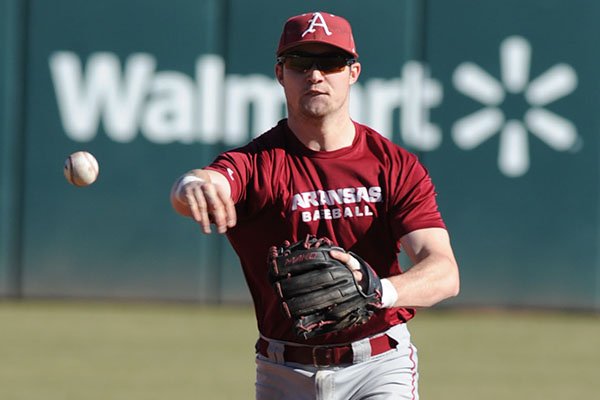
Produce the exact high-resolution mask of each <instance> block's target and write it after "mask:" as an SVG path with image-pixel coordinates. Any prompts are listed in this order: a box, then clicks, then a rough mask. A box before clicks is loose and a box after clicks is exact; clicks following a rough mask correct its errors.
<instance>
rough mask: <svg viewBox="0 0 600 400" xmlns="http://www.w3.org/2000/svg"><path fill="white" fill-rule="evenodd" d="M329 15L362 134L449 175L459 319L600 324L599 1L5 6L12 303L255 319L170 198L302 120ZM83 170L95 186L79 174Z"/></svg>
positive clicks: (229, 255)
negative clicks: (309, 65)
mask: <svg viewBox="0 0 600 400" xmlns="http://www.w3.org/2000/svg"><path fill="white" fill-rule="evenodd" d="M314 10H324V11H329V12H332V13H336V14H341V15H343V16H345V17H346V18H348V19H349V20H350V21H351V23H352V25H353V28H354V32H355V38H356V42H357V48H358V52H359V54H360V60H361V63H362V67H363V72H362V74H361V77H360V80H359V83H358V84H357V85H355V87H353V92H352V102H351V103H352V104H351V108H352V116H353V118H354V119H356V120H357V121H359V122H362V123H366V124H368V125H371V126H373V127H374V128H376V129H377V130H379V131H380V132H381V133H383V134H385V135H387V136H388V137H389V138H390V139H392V140H394V141H395V142H397V143H400V144H402V145H403V146H405V147H407V148H408V149H410V150H411V151H414V152H416V153H417V154H418V155H419V156H420V157H421V159H422V161H423V162H424V164H425V165H426V166H427V168H428V169H429V171H430V173H431V175H432V176H433V179H434V181H435V183H436V186H437V188H438V192H439V197H438V198H439V203H440V207H441V209H442V211H443V213H444V216H445V220H446V222H447V225H448V226H449V229H450V232H451V234H452V239H453V244H454V247H455V250H456V254H457V258H458V260H459V263H460V266H461V271H462V293H461V295H460V297H458V298H457V299H454V300H452V301H450V302H448V303H447V304H450V305H455V306H463V305H469V306H473V305H484V306H495V305H500V306H548V307H567V308H584V309H596V310H597V309H599V308H600V257H599V255H600V254H599V250H598V245H597V244H598V231H599V228H600V215H599V214H600V213H599V206H598V204H600V202H599V195H598V191H599V176H598V173H599V162H598V159H599V157H598V152H599V150H600V145H599V143H598V136H599V135H598V134H599V133H600V124H599V123H600V117H599V115H600V113H598V112H597V110H596V109H597V108H598V104H600V101H599V100H600V98H599V97H600V79H598V71H600V53H598V51H597V49H596V44H597V43H596V42H597V39H598V38H600V26H599V25H598V24H597V23H596V21H597V19H598V18H600V3H597V2H592V1H586V0H572V1H570V2H566V1H559V0H530V1H527V2H522V1H517V0H505V1H502V2H500V1H492V0H483V1H475V0H422V1H419V0H402V1H398V0H393V1H392V0H389V1H376V2H370V3H365V2H359V1H347V0H344V1H342V0H338V1H327V2H323V1H303V2H272V1H266V0H258V1H252V2H248V1H242V0H229V1H219V0H204V1H191V0H172V1H168V2H167V1H159V0H146V1H141V0H138V1H136V0H119V1H117V0H104V1H102V2H92V1H77V0H55V1H52V2H48V1H42V0H21V1H19V0H0V27H1V29H0V134H1V136H0V145H1V146H2V147H1V148H0V156H1V157H2V159H1V162H0V179H1V180H0V295H1V296H5V297H48V296H51V297H54V296H58V297H108V298H134V299H161V300H190V301H200V302H246V301H249V295H248V291H247V288H246V285H245V283H244V280H243V276H242V273H241V271H240V268H239V265H238V262H237V259H236V256H235V254H234V253H233V252H232V251H231V249H230V248H229V246H228V244H227V242H226V240H224V238H223V237H219V236H217V235H212V236H206V235H203V234H201V233H200V230H199V228H198V227H197V226H195V224H194V223H192V222H191V221H189V220H186V219H184V218H180V217H178V216H177V215H176V214H175V212H174V211H173V210H172V209H171V207H170V204H169V198H168V193H169V189H170V186H171V184H172V182H173V181H174V179H175V178H176V177H177V176H178V175H180V174H181V173H182V172H184V171H186V170H188V169H191V168H196V167H201V166H203V165H205V164H206V163H208V162H210V161H211V160H212V159H213V158H214V157H215V156H216V155H217V154H218V152H220V151H222V150H225V149H228V148H231V147H234V146H237V145H240V144H243V143H245V142H246V141H248V140H249V139H251V138H252V137H254V136H255V135H257V134H259V133H260V132H262V131H264V130H266V129H268V128H270V127H271V126H273V125H274V124H275V123H276V122H277V120H279V119H280V118H282V117H283V116H284V115H285V111H284V97H283V92H282V90H281V88H280V87H279V85H278V83H277V82H276V81H275V79H274V78H273V65H274V51H275V48H276V45H277V41H278V38H279V33H280V29H281V26H282V25H283V22H284V21H285V19H286V18H287V17H288V16H291V15H295V14H298V13H301V12H306V11H314ZM76 150H87V151H90V152H92V153H93V154H95V155H96V157H97V159H98V161H99V163H100V177H99V179H98V181H97V182H96V183H95V184H94V185H92V186H90V187H86V188H75V187H73V186H70V185H68V184H67V183H66V181H65V179H64V177H63V175H62V165H63V160H64V159H65V157H66V156H67V155H68V154H70V153H72V152H74V151H76ZM257 234H259V233H257Z"/></svg>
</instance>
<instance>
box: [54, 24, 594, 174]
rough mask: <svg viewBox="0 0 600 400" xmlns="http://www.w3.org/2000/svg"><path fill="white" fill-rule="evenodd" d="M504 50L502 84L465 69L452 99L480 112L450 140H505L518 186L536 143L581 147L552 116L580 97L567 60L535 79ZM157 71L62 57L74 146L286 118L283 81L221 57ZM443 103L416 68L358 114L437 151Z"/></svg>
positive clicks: (254, 126) (134, 59) (61, 82)
mask: <svg viewBox="0 0 600 400" xmlns="http://www.w3.org/2000/svg"><path fill="white" fill-rule="evenodd" d="M499 50H500V59H499V63H500V71H501V76H500V77H495V76H493V75H492V74H490V73H489V72H486V71H485V70H484V69H483V68H482V67H480V66H479V65H478V64H477V60H469V61H466V62H463V63H461V64H459V65H457V66H456V69H455V71H454V74H453V77H452V86H453V87H452V90H456V91H458V92H460V93H461V94H463V95H464V96H466V97H468V98H470V99H472V100H475V101H477V102H478V103H480V104H481V109H480V110H478V111H476V112H474V113H471V114H469V115H465V116H458V118H457V119H456V121H455V123H454V124H453V126H452V129H451V135H450V138H451V140H452V141H453V143H454V144H455V145H456V146H457V147H458V148H460V149H462V150H465V151H472V150H473V151H474V150H476V149H477V147H478V146H480V145H481V144H482V143H483V142H485V141H486V140H488V139H489V138H491V137H492V136H494V135H499V137H500V139H499V149H498V160H497V165H498V168H499V170H500V171H501V172H502V173H503V174H504V175H505V176H507V177H519V176H522V175H524V174H525V173H526V172H527V171H528V170H529V167H530V157H529V156H530V154H529V146H528V135H529V134H532V135H535V136H536V137H538V138H539V139H541V140H542V141H543V142H544V143H546V144H547V145H548V147H549V148H550V149H551V150H553V151H560V152H564V151H576V150H578V149H580V148H581V147H582V145H583V143H582V141H581V140H580V138H579V136H578V134H577V128H576V125H575V124H574V123H573V122H572V121H570V120H569V119H568V117H567V116H561V115H558V114H555V113H553V112H551V111H549V110H547V109H545V108H544V107H545V106H546V105H548V104H550V103H552V102H554V101H556V100H558V99H560V98H562V97H565V96H568V95H570V94H571V93H572V92H573V91H575V90H576V88H577V84H578V80H577V73H576V71H575V70H574V69H573V67H571V66H570V65H569V64H566V63H564V62H561V61H560V60H558V61H557V62H556V64H553V65H548V68H547V70H546V71H545V72H544V73H543V74H541V75H540V76H535V77H530V73H529V72H530V64H531V57H532V48H531V44H530V43H529V42H528V41H527V39H526V38H524V37H521V36H511V37H507V38H506V39H505V40H504V41H503V42H502V43H501V45H500V49H499ZM156 65H157V60H156V58H155V57H154V56H153V55H151V54H147V53H138V54H133V55H131V56H130V57H128V58H127V59H126V60H124V62H121V60H119V58H118V57H117V56H116V55H114V54H112V53H94V54H92V55H91V56H90V57H89V58H88V59H87V62H86V65H85V66H83V63H82V60H81V59H80V57H79V56H78V55H77V54H75V53H73V52H67V51H59V52H55V53H53V54H52V55H51V57H50V60H49V66H50V72H51V77H52V82H53V85H54V89H55V93H56V99H57V103H58V108H59V111H60V117H61V121H62V125H63V128H64V130H65V132H66V134H67V136H68V137H69V138H70V139H72V140H74V141H77V142H87V141H90V140H92V139H94V137H95V136H96V135H97V133H98V130H99V126H100V123H102V126H103V127H104V131H105V132H106V134H107V135H108V137H109V138H110V139H112V140H114V141H115V142H119V143H126V142H130V141H132V140H133V139H134V138H135V137H136V136H137V135H138V134H141V135H143V136H144V137H145V138H146V139H147V140H149V141H150V142H153V143H159V144H166V143H173V142H180V143H188V144H191V143H206V144H211V143H216V142H223V143H225V144H227V145H239V144H242V143H244V142H246V141H247V140H248V139H249V138H250V136H256V135H258V134H260V133H262V132H264V131H265V130H267V129H269V128H270V127H272V126H273V125H274V124H275V123H276V122H277V121H278V120H279V119H281V118H282V117H284V116H285V98H284V95H283V91H282V89H281V87H280V85H279V84H278V82H277V81H276V80H275V79H273V78H272V77H267V76H265V75H260V74H252V75H245V76H242V75H226V73H225V61H224V60H223V58H221V57H220V56H217V55H203V56H200V57H199V58H198V59H197V60H196V64H195V75H194V76H193V77H190V76H188V75H186V74H184V73H181V72H177V71H157V70H156ZM507 94H511V95H519V96H522V97H523V98H524V99H525V101H526V103H527V104H528V106H529V109H528V111H527V112H526V113H525V115H524V118H523V119H522V120H518V119H507V118H506V116H505V114H504V112H503V102H504V100H505V98H506V95H507ZM443 97H444V89H443V87H442V84H441V83H440V81H438V80H436V79H434V78H432V77H431V76H430V72H429V69H428V67H427V66H426V65H424V64H423V63H420V62H416V61H409V62H407V63H405V64H404V66H403V68H402V71H400V75H399V77H397V78H393V79H382V78H373V79H369V80H366V81H365V82H364V83H357V84H356V85H355V86H354V87H353V90H352V98H351V114H352V116H353V118H355V119H356V120H357V121H361V122H363V123H366V124H367V125H370V126H372V127H373V128H375V129H376V130H378V131H379V132H381V133H382V134H388V135H389V134H390V133H391V132H392V130H393V126H394V122H395V121H394V116H395V115H396V113H395V111H396V110H400V113H399V114H398V115H399V121H397V123H398V126H399V127H400V134H401V139H402V141H403V143H404V144H406V145H408V146H410V147H411V148H413V149H416V150H418V151H434V150H436V149H438V148H439V147H440V145H441V143H442V140H443V139H444V137H445V135H443V133H442V130H441V128H440V127H439V126H437V125H436V124H434V123H432V122H431V121H430V118H429V112H430V110H431V109H432V108H435V107H443ZM250 112H251V113H252V114H250ZM250 124H251V126H250Z"/></svg>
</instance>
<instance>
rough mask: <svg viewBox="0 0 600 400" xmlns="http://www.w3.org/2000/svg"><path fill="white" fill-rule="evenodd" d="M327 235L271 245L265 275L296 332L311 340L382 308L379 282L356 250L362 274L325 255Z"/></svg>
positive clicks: (328, 244)
mask: <svg viewBox="0 0 600 400" xmlns="http://www.w3.org/2000/svg"><path fill="white" fill-rule="evenodd" d="M331 250H339V251H342V252H345V250H344V249H342V248H341V247H336V246H333V244H332V242H331V240H329V239H327V238H321V239H317V238H316V237H315V236H311V235H309V236H307V237H306V239H305V240H303V241H299V242H297V243H294V244H290V243H289V242H288V241H286V242H285V243H284V245H283V246H282V247H277V246H272V247H271V248H270V249H269V256H268V263H269V279H270V281H271V284H272V285H273V288H274V289H275V292H276V293H277V295H278V296H279V297H280V299H281V303H282V309H283V312H284V314H285V315H286V316H287V317H288V318H291V319H292V320H293V321H294V327H295V331H296V334H297V335H298V336H301V337H303V338H304V339H309V338H312V337H315V336H318V335H322V334H325V333H330V332H337V331H340V330H342V329H346V328H348V327H351V326H354V325H359V324H362V323H365V322H367V321H368V320H369V318H371V316H372V315H373V312H374V311H375V310H377V309H379V308H381V281H380V280H379V277H378V276H377V274H376V273H375V271H373V269H372V268H371V267H370V266H369V265H368V264H367V263H366V262H365V261H363V260H362V259H361V258H360V257H359V256H357V255H356V254H354V253H352V252H349V254H350V255H352V256H353V257H354V258H356V259H357V260H358V262H359V264H360V267H361V271H362V273H363V278H362V281H361V284H359V283H358V282H357V281H356V280H355V278H354V275H353V273H352V271H351V270H350V269H349V268H348V267H347V266H346V265H345V264H343V263H342V262H340V261H338V260H336V259H334V258H332V257H331V256H330V255H329V252H330V251H331Z"/></svg>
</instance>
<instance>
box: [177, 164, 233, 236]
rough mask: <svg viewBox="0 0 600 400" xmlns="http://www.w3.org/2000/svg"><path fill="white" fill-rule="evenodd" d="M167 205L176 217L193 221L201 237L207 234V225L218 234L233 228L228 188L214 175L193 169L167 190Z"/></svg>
mask: <svg viewBox="0 0 600 400" xmlns="http://www.w3.org/2000/svg"><path fill="white" fill-rule="evenodd" d="M171 204H172V205H173V208H174V209H175V211H177V212H178V213H179V214H181V215H184V216H186V217H191V218H193V219H194V221H196V222H197V223H198V224H199V225H200V226H201V228H202V231H203V232H204V233H210V232H211V229H210V224H211V223H213V224H214V225H215V227H216V228H217V232H219V233H225V232H227V229H228V228H233V227H234V226H235V224H236V213H235V204H234V203H233V200H231V187H230V186H229V182H228V181H227V179H226V178H225V177H224V176H223V175H221V174H220V173H218V172H216V171H211V170H206V169H194V170H191V171H189V172H187V173H185V174H184V175H182V176H180V177H179V179H177V181H175V184H174V185H173V187H172V188H171Z"/></svg>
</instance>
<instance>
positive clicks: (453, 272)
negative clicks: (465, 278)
mask: <svg viewBox="0 0 600 400" xmlns="http://www.w3.org/2000/svg"><path fill="white" fill-rule="evenodd" d="M400 241H401V243H402V247H403V248H404V251H405V252H406V254H407V255H408V256H409V258H410V259H411V261H412V262H413V266H412V267H411V268H410V269H409V270H408V271H406V272H404V273H403V274H401V275H396V276H391V277H388V278H387V279H388V280H389V281H390V282H391V283H392V285H393V286H394V288H395V289H396V292H397V293H398V298H397V299H396V301H395V303H394V304H393V305H392V307H430V306H433V305H434V304H436V303H438V302H440V301H442V300H444V299H447V298H449V297H454V296H456V295H457V294H458V292H459V290H460V278H459V272H458V264H457V263H456V259H455V258H454V252H453V251H452V246H451V245H450V237H449V235H448V232H447V231H446V230H445V229H443V228H426V229H418V230H416V231H413V232H410V233H407V234H406V235H404V236H403V237H402V238H401V239H400Z"/></svg>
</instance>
